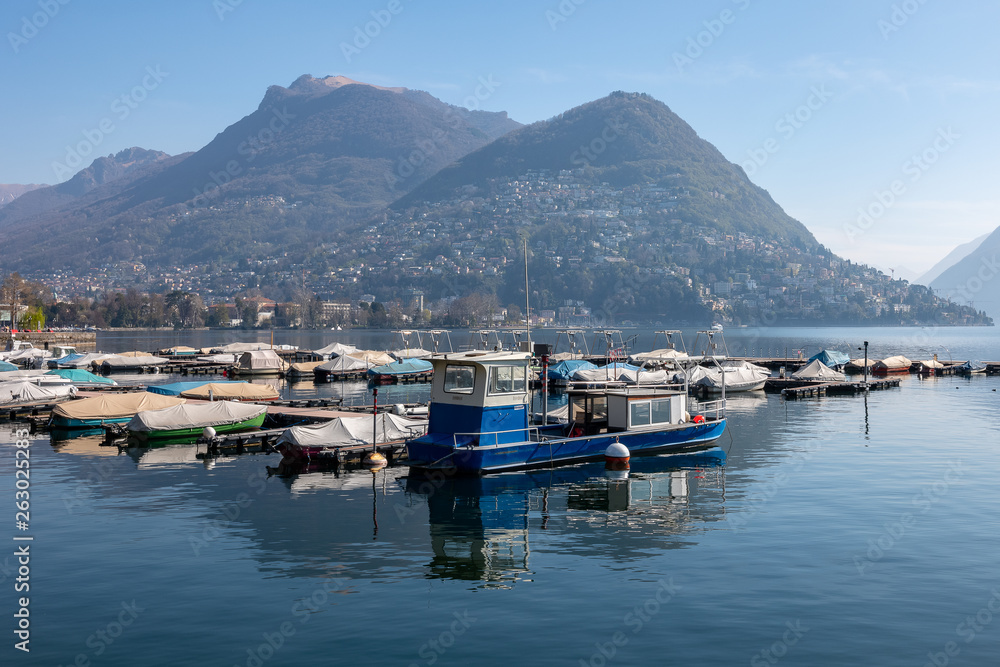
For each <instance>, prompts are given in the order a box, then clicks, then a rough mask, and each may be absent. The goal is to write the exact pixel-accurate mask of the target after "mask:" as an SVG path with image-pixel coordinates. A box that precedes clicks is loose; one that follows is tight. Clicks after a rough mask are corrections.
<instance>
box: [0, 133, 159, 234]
mask: <svg viewBox="0 0 1000 667" xmlns="http://www.w3.org/2000/svg"><path fill="white" fill-rule="evenodd" d="M169 157H170V156H169V155H167V154H166V153H163V152H161V151H153V150H147V149H145V148H138V147H132V148H126V149H125V150H122V151H119V152H118V153H115V154H110V155H106V156H102V157H99V158H97V159H95V160H94V161H93V162H91V163H90V166H88V167H86V168H84V169H81V170H80V171H79V172H77V173H76V174H75V175H74V176H73V177H72V178H70V179H69V180H67V181H64V182H63V183H59V184H58V185H51V186H45V187H41V188H37V189H34V190H32V191H31V192H28V193H26V194H24V195H22V196H20V197H18V198H17V200H15V201H14V202H12V203H11V204H10V205H8V206H5V207H4V208H3V210H0V228H4V227H8V226H10V225H12V224H14V223H15V222H17V221H18V220H23V219H26V218H30V217H32V216H36V215H39V214H41V213H45V212H46V211H50V210H52V209H56V208H59V207H62V206H65V205H67V204H71V203H73V202H75V201H78V200H79V199H80V198H81V197H83V196H84V195H86V194H87V193H89V192H90V191H92V190H94V189H95V188H98V187H100V186H102V185H106V184H109V183H113V182H115V181H121V180H123V179H125V180H126V181H127V180H131V178H130V177H135V176H138V175H141V174H142V173H143V169H144V168H145V167H147V166H149V165H152V164H155V163H158V162H161V161H163V160H165V159H167V158H169Z"/></svg>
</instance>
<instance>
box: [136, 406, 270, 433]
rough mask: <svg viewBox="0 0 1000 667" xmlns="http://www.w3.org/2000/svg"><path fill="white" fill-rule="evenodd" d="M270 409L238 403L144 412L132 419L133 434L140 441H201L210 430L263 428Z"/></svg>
mask: <svg viewBox="0 0 1000 667" xmlns="http://www.w3.org/2000/svg"><path fill="white" fill-rule="evenodd" d="M266 414H267V407H266V406H263V405H247V404H246V403H239V402H236V401H217V402H215V403H185V404H181V405H175V406H172V407H169V408H162V409H160V410H143V411H142V412H138V413H136V415H135V416H134V417H132V419H131V420H129V422H128V425H127V426H126V428H127V429H128V432H129V435H130V436H132V437H134V438H136V439H138V440H140V441H144V440H145V441H148V440H162V439H172V440H177V439H184V438H197V437H199V436H200V435H201V434H202V431H203V430H204V429H205V428H207V427H209V426H210V427H212V428H213V429H215V432H216V433H232V432H235V431H246V430H249V429H254V428H260V426H261V424H263V423H264V417H265V415H266Z"/></svg>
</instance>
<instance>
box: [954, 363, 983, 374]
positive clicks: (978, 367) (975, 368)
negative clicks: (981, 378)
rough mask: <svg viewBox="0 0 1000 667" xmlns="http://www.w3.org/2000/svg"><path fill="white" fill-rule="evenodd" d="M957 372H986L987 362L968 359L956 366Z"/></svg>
mask: <svg viewBox="0 0 1000 667" xmlns="http://www.w3.org/2000/svg"><path fill="white" fill-rule="evenodd" d="M955 372H956V373H965V374H972V373H985V372H986V364H984V363H983V362H981V361H966V362H964V363H961V364H958V365H957V366H955Z"/></svg>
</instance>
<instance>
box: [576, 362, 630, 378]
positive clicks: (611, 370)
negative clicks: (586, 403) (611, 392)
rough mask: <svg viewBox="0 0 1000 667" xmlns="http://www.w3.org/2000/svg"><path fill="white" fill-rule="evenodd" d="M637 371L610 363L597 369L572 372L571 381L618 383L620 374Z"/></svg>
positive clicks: (581, 369) (623, 365)
mask: <svg viewBox="0 0 1000 667" xmlns="http://www.w3.org/2000/svg"><path fill="white" fill-rule="evenodd" d="M638 370H639V369H638V368H636V367H635V366H630V365H629V364H618V363H611V364H608V365H607V366H600V367H599V368H579V369H577V370H575V371H573V375H572V379H573V380H575V381H577V382H620V379H619V377H620V376H621V374H622V373H630V372H631V373H635V372H637V371H638Z"/></svg>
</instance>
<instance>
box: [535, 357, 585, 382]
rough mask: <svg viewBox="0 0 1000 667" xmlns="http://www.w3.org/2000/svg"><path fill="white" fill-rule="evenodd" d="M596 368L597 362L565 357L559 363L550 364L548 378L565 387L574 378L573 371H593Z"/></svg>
mask: <svg viewBox="0 0 1000 667" xmlns="http://www.w3.org/2000/svg"><path fill="white" fill-rule="evenodd" d="M596 368H597V366H596V365H595V364H592V363H590V362H589V361H586V360H584V359H564V360H563V361H560V362H559V363H556V364H553V365H551V366H549V370H548V373H547V374H546V378H548V381H549V382H550V383H552V384H554V385H557V386H563V387H565V386H566V385H568V384H569V382H570V380H572V379H573V373H575V372H577V371H581V370H589V371H592V370H595V369H596Z"/></svg>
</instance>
